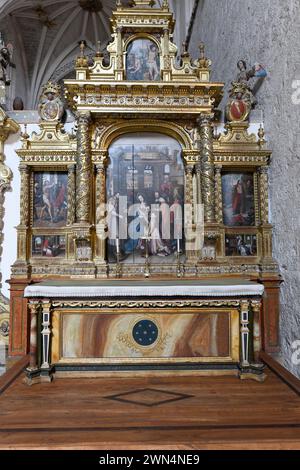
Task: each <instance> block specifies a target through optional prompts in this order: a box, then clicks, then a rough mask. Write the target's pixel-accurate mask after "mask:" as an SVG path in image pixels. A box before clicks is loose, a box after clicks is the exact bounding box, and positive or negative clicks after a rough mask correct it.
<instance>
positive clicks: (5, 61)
mask: <svg viewBox="0 0 300 470" xmlns="http://www.w3.org/2000/svg"><path fill="white" fill-rule="evenodd" d="M13 51H14V48H13V45H12V44H10V43H8V44H5V43H4V41H3V38H2V35H1V33H0V82H2V83H3V84H4V85H5V86H9V85H10V83H11V79H10V68H14V69H15V68H16V66H15V64H14V63H13V62H12V56H13Z"/></svg>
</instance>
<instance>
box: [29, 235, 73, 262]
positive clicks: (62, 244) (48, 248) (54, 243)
mask: <svg viewBox="0 0 300 470" xmlns="http://www.w3.org/2000/svg"><path fill="white" fill-rule="evenodd" d="M65 254H66V237H65V236H64V235H34V236H33V237H32V256H45V257H47V258H57V257H59V256H65Z"/></svg>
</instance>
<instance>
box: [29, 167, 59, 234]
mask: <svg viewBox="0 0 300 470" xmlns="http://www.w3.org/2000/svg"><path fill="white" fill-rule="evenodd" d="M67 186H68V174H67V173H65V172H35V173H34V187H33V225H34V227H47V228H56V227H64V226H65V225H66V223H67V207H68V205H67Z"/></svg>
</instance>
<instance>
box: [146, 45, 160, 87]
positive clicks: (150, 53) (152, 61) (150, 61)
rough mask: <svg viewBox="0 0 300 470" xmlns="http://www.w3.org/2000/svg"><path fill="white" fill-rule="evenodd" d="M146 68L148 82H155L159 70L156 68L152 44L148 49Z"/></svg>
mask: <svg viewBox="0 0 300 470" xmlns="http://www.w3.org/2000/svg"><path fill="white" fill-rule="evenodd" d="M148 67H149V78H150V80H153V81H154V80H157V79H158V77H159V70H158V66H157V48H156V46H155V45H154V44H151V46H150V47H149V48H148Z"/></svg>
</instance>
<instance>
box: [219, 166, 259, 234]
mask: <svg viewBox="0 0 300 470" xmlns="http://www.w3.org/2000/svg"><path fill="white" fill-rule="evenodd" d="M222 192H223V220H224V224H225V225H227V226H228V227H238V226H243V227H245V226H249V227H251V226H254V225H255V201H254V184H253V174H252V173H226V174H224V175H223V176H222Z"/></svg>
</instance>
